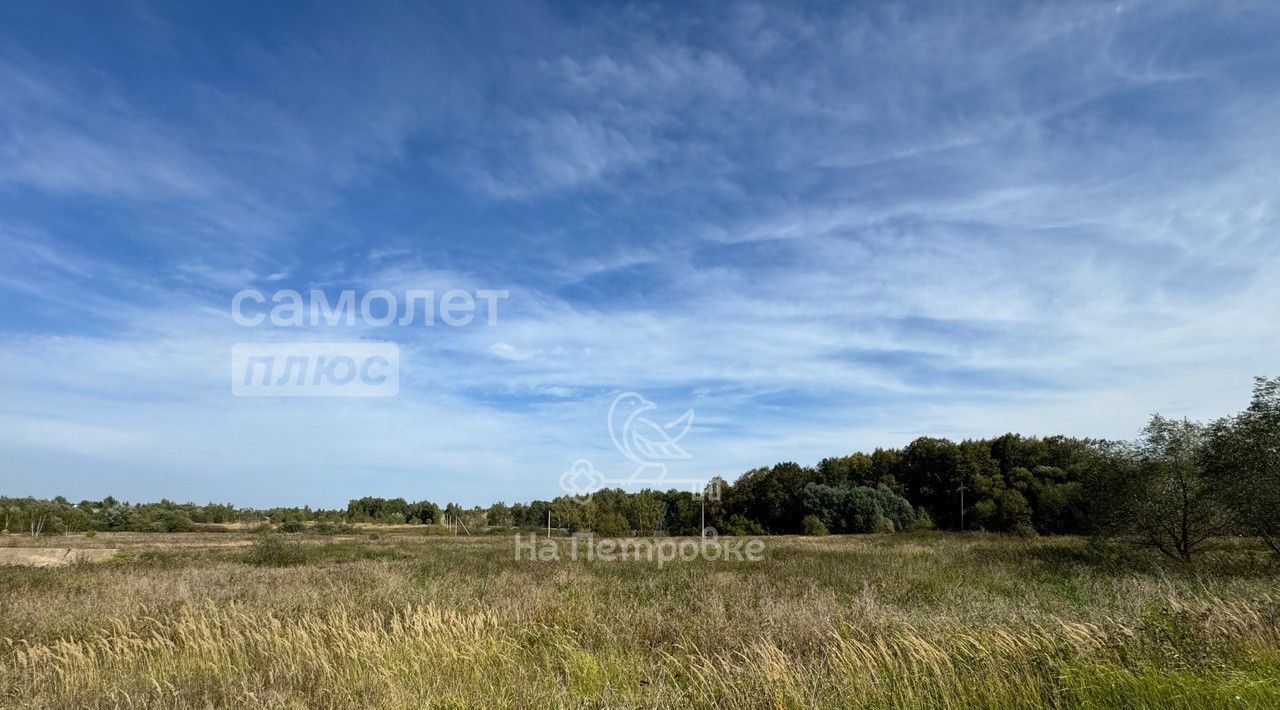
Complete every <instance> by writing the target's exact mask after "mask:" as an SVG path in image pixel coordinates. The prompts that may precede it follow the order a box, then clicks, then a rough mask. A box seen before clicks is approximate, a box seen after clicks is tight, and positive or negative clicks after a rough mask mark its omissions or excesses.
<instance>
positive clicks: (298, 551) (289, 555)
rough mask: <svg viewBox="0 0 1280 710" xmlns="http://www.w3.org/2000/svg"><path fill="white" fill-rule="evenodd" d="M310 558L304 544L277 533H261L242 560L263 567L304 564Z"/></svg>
mask: <svg viewBox="0 0 1280 710" xmlns="http://www.w3.org/2000/svg"><path fill="white" fill-rule="evenodd" d="M310 559H311V551H310V549H309V548H307V546H306V545H304V544H302V543H300V542H293V541H290V540H285V539H283V538H281V537H280V536H278V535H263V536H262V537H259V538H258V539H257V540H256V541H255V542H254V543H253V546H252V547H250V548H249V551H248V552H247V553H246V554H245V558H244V561H245V562H248V563H249V564H251V565H261V566H264V567H288V566H290V565H300V564H305V563H306V562H308V561H309V560H310Z"/></svg>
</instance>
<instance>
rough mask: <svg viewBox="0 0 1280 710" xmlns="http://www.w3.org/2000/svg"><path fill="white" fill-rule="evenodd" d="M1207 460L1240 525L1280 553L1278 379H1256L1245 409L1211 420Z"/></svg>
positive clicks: (1279, 394)
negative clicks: (1213, 421)
mask: <svg viewBox="0 0 1280 710" xmlns="http://www.w3.org/2000/svg"><path fill="white" fill-rule="evenodd" d="M1207 460H1208V469H1209V475H1210V477H1211V478H1212V480H1213V483H1214V485H1215V486H1216V487H1217V489H1218V491H1219V492H1220V494H1221V496H1222V500H1223V501H1224V502H1225V503H1226V505H1227V506H1228V507H1229V508H1230V510H1231V512H1232V514H1233V515H1234V516H1235V517H1236V519H1237V520H1238V521H1239V523H1240V525H1241V527H1243V528H1244V529H1245V530H1248V531H1249V532H1251V533H1253V534H1254V535H1257V536H1258V537H1259V538H1260V539H1261V540H1262V541H1263V543H1264V544H1266V545H1267V547H1269V548H1270V549H1271V551H1272V552H1273V553H1274V554H1275V555H1276V556H1277V557H1280V378H1275V379H1267V378H1265V377H1259V378H1256V379H1255V380H1254V386H1253V399H1252V401H1251V402H1250V403H1249V408H1248V409H1246V410H1245V411H1243V412H1241V413H1240V414H1238V415H1236V416H1234V417H1228V418H1225V419H1221V420H1219V421H1217V422H1215V423H1214V424H1213V426H1212V427H1211V428H1210V435H1209V454H1208V456H1207Z"/></svg>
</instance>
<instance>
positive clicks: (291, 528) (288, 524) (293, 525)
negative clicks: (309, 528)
mask: <svg viewBox="0 0 1280 710" xmlns="http://www.w3.org/2000/svg"><path fill="white" fill-rule="evenodd" d="M305 527H306V526H305V525H303V524H302V523H301V522H300V521H297V520H286V521H284V522H283V523H280V532H282V533H290V534H292V533H300V532H302V530H303V528H305Z"/></svg>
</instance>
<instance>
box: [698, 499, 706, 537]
mask: <svg viewBox="0 0 1280 710" xmlns="http://www.w3.org/2000/svg"><path fill="white" fill-rule="evenodd" d="M700 532H701V534H702V539H703V540H706V539H707V492H706V491H705V490H704V491H702V529H701V531H700Z"/></svg>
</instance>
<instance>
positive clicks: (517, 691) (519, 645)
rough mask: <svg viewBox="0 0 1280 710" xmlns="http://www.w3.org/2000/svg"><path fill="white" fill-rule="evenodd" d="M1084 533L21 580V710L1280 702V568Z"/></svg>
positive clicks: (5, 624) (243, 564) (205, 566)
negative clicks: (1279, 582)
mask: <svg viewBox="0 0 1280 710" xmlns="http://www.w3.org/2000/svg"><path fill="white" fill-rule="evenodd" d="M1079 545H1080V542H1079V541H1065V540H1058V541H1030V542H1028V541H1020V540H1005V539H1000V538H994V537H990V538H988V537H968V538H949V537H946V536H942V535H935V536H929V537H923V538H887V537H886V538H844V539H830V540H823V541H821V542H816V541H811V540H775V541H771V544H770V559H768V560H767V561H765V562H762V563H758V564H750V563H743V564H737V563H733V564H717V563H692V564H686V565H683V566H680V565H677V566H674V567H668V568H663V569H661V570H658V569H657V568H655V567H654V566H652V565H646V564H644V563H605V564H596V565H586V564H583V563H580V562H570V561H566V562H557V563H539V562H529V561H524V562H517V561H515V560H514V559H513V555H512V550H511V547H512V544H511V541H510V540H509V539H507V540H501V539H499V540H472V541H456V540H440V539H434V540H422V539H414V538H407V537H405V538H397V539H389V540H380V541H367V542H363V543H358V544H357V543H342V544H339V545H311V546H310V549H309V551H308V554H307V555H304V556H303V559H304V560H305V561H303V562H297V560H296V559H294V558H290V559H291V560H292V561H294V562H295V563H296V564H292V565H291V566H288V567H279V568H277V567H271V566H259V565H254V564H249V563H248V562H247V561H246V560H252V559H258V558H254V557H251V556H237V555H239V554H241V553H234V552H228V551H223V552H215V551H205V552H201V553H184V554H174V555H172V556H167V557H166V556H151V557H149V558H142V557H135V558H133V559H129V560H126V561H124V562H120V563H116V564H112V565H108V566H99V567H77V568H74V569H65V570H26V571H17V570H6V571H4V572H3V575H2V576H0V582H4V583H5V585H6V587H7V589H8V593H7V594H6V597H5V600H4V601H3V602H0V624H2V625H0V634H2V635H3V636H4V637H5V638H4V639H3V641H0V706H3V707H13V708H81V707H83V708H209V707H214V708H223V707H228V708H230V707H235V708H239V707H249V706H255V707H271V708H313V707H324V708H403V707H513V708H514V707H672V708H676V707H679V708H685V707H694V708H701V707H708V708H710V707H744V708H810V707H832V708H837V707H838V708H850V707H868V708H957V709H960V708H966V709H967V708H1042V707H1050V708H1113V707H1136V708H1209V707H1212V708H1217V707H1222V708H1228V707H1230V708H1237V707H1238V708H1246V707H1255V708H1276V707H1280V625H1278V621H1277V617H1278V614H1277V610H1278V609H1280V604H1278V602H1277V599H1276V597H1275V596H1274V595H1273V590H1274V589H1275V582H1276V577H1275V575H1274V573H1271V572H1269V571H1267V570H1265V569H1261V568H1260V569H1255V570H1236V571H1222V570H1210V569H1200V570H1183V569H1164V568H1160V567H1158V566H1152V567H1148V568H1146V569H1142V570H1139V571H1134V570H1133V569H1130V568H1128V567H1126V566H1125V565H1119V566H1111V567H1108V566H1106V565H1105V564H1104V562H1103V561H1100V560H1093V559H1091V558H1089V557H1087V556H1085V555H1083V554H1082V553H1081V552H1080V548H1079ZM1133 564H1134V565H1138V566H1141V564H1144V563H1141V562H1140V561H1135V562H1134V563H1133Z"/></svg>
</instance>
